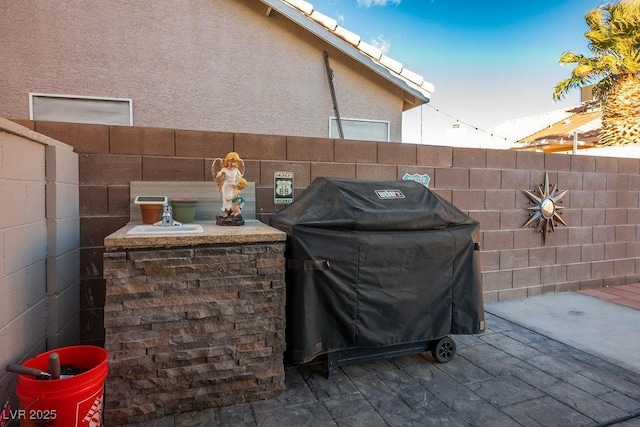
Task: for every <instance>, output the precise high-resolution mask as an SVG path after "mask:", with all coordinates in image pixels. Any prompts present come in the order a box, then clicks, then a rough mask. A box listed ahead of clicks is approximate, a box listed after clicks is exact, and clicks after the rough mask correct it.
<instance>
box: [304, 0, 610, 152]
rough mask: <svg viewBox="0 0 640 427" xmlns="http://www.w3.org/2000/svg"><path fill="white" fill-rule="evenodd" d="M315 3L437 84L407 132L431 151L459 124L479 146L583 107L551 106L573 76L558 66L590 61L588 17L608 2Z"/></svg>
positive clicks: (574, 97)
mask: <svg viewBox="0 0 640 427" xmlns="http://www.w3.org/2000/svg"><path fill="white" fill-rule="evenodd" d="M308 1H309V2H310V3H312V4H313V5H314V9H316V10H318V11H319V12H322V13H323V14H325V15H328V16H330V17H332V18H334V19H337V20H338V24H339V25H341V26H343V27H344V28H346V29H348V30H350V31H353V32H355V33H357V34H359V35H360V36H361V37H362V39H363V40H364V41H366V42H368V43H372V44H374V45H376V46H378V47H381V48H383V50H386V54H387V55H388V56H390V57H391V58H393V59H395V60H397V61H400V62H401V63H402V64H403V65H404V66H405V67H406V68H408V69H410V70H411V71H414V72H416V73H418V74H420V75H422V76H423V77H424V78H425V80H427V81H429V82H431V83H433V84H434V85H435V87H436V90H435V93H434V94H433V96H432V98H431V103H430V106H427V107H423V108H422V109H421V111H418V110H416V111H414V112H412V113H411V114H409V118H408V119H407V122H410V123H413V125H412V128H411V129H410V130H406V131H405V132H404V133H405V135H407V136H408V137H410V139H412V141H411V142H423V143H430V144H437V143H438V142H439V141H442V139H443V138H445V139H446V138H450V137H451V135H450V132H449V130H450V129H451V128H452V125H453V124H454V123H455V122H456V119H457V120H459V121H460V128H463V129H464V138H465V139H467V140H470V141H471V140H478V139H479V138H480V139H482V138H483V137H485V136H486V135H488V134H487V133H485V132H482V131H487V132H490V131H491V128H492V127H494V126H497V125H499V124H501V123H504V122H506V121H508V120H512V119H516V118H520V117H525V116H529V115H534V114H539V113H543V112H546V111H551V110H557V109H559V108H564V107H568V106H572V105H576V104H578V103H579V92H578V91H576V92H572V93H571V94H569V95H568V96H567V97H566V99H565V100H563V101H561V102H555V101H553V99H552V94H553V88H554V86H555V85H556V83H558V82H559V81H560V80H562V79H564V78H566V77H568V76H569V73H570V71H571V67H570V66H564V67H562V66H560V65H559V63H558V60H559V58H560V56H561V55H562V53H563V52H565V51H567V50H571V51H573V52H575V53H583V54H586V55H590V51H589V49H588V47H587V40H586V39H585V37H584V33H585V31H586V30H587V25H586V23H585V20H584V16H585V14H586V13H587V12H589V11H590V10H592V9H594V8H596V7H598V6H599V5H601V4H602V3H603V2H602V1H601V0H535V1H517V0H511V1H506V0H492V1H481V0H308ZM436 110H438V111H439V113H438V112H437V111H436ZM452 117H453V118H452ZM414 122H415V123H414ZM418 122H419V123H418ZM413 126H418V127H419V129H418V130H416V128H414V127H413ZM476 128H478V129H480V130H481V131H477V130H475V129H476ZM416 139H418V140H416ZM420 139H421V140H422V141H419V140H420ZM453 145H455V144H453Z"/></svg>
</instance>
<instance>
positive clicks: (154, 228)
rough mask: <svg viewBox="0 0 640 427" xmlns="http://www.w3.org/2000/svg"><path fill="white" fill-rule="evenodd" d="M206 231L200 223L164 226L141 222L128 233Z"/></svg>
mask: <svg viewBox="0 0 640 427" xmlns="http://www.w3.org/2000/svg"><path fill="white" fill-rule="evenodd" d="M198 233H204V228H202V225H200V224H182V225H172V226H170V227H163V226H161V225H153V224H141V225H136V226H135V227H133V228H132V229H131V230H129V231H127V233H126V234H135V235H138V236H143V235H155V234H198Z"/></svg>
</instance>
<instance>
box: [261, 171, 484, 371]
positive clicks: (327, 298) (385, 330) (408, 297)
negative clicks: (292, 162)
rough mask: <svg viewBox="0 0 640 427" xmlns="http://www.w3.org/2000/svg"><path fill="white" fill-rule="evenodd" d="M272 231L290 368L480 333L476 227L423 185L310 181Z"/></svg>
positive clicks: (481, 311)
mask: <svg viewBox="0 0 640 427" xmlns="http://www.w3.org/2000/svg"><path fill="white" fill-rule="evenodd" d="M270 224H271V225H272V226H273V227H275V228H278V229H280V230H282V231H285V232H286V233H287V249H286V257H287V272H286V283H287V308H286V312H287V330H286V334H287V338H286V340H287V356H288V358H289V359H290V360H291V361H293V362H294V363H306V362H308V361H310V360H312V359H313V358H315V357H316V356H318V355H320V354H323V353H327V352H332V351H336V350H343V349H353V348H363V347H367V348H373V347H384V346H390V345H396V344H407V343H412V342H419V341H425V340H433V339H438V338H442V337H444V336H446V335H449V334H476V333H480V332H482V331H483V329H484V308H483V301H482V283H481V276H480V263H479V251H478V245H477V243H476V242H477V241H478V235H479V224H478V222H477V221H475V220H474V219H472V218H471V217H469V216H467V215H466V214H464V213H463V212H462V211H460V210H459V209H458V208H456V207H455V206H453V205H452V204H451V203H449V202H447V201H446V200H444V199H442V198H441V197H440V196H438V195H437V194H435V193H433V192H431V191H430V190H429V189H427V188H426V187H424V186H423V185H422V184H419V183H417V182H414V181H363V180H347V179H333V178H317V179H315V180H314V181H313V182H312V183H311V185H309V187H307V188H306V189H305V191H304V192H302V194H300V196H299V197H298V198H297V199H296V200H295V201H294V202H293V203H292V204H291V205H289V206H287V207H286V208H284V209H282V210H281V211H280V212H278V213H276V214H275V215H273V216H272V217H271V220H270Z"/></svg>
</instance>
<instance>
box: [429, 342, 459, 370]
mask: <svg viewBox="0 0 640 427" xmlns="http://www.w3.org/2000/svg"><path fill="white" fill-rule="evenodd" d="M431 355H432V356H433V358H434V359H436V360H437V361H438V362H439V363H447V362H450V361H451V359H453V356H455V355H456V342H455V341H454V340H453V338H451V337H449V336H446V337H443V338H440V339H439V340H437V341H435V342H433V346H432V347H431Z"/></svg>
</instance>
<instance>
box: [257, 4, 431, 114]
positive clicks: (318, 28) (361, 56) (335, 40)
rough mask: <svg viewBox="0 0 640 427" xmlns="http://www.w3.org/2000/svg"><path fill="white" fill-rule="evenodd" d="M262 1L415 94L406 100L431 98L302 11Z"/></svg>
mask: <svg viewBox="0 0 640 427" xmlns="http://www.w3.org/2000/svg"><path fill="white" fill-rule="evenodd" d="M260 1H261V2H262V3H264V4H265V5H267V6H268V7H269V8H271V9H272V10H275V11H277V12H278V13H280V14H281V15H283V16H285V17H287V18H288V19H290V20H291V21H293V22H295V23H296V24H298V25H300V26H301V27H303V28H304V29H306V30H307V31H309V32H310V33H312V34H314V35H316V36H317V37H319V38H320V39H322V40H324V41H325V42H327V43H328V44H329V45H331V46H333V47H335V48H336V49H338V50H340V51H341V52H343V53H345V54H346V55H348V56H349V57H351V58H353V59H354V60H356V61H357V62H359V63H361V64H363V65H364V66H365V67H367V68H369V69H371V70H373V71H374V72H375V73H376V74H378V75H380V76H381V77H383V78H384V79H386V80H388V81H390V82H391V83H393V84H394V85H396V86H398V87H399V88H400V89H402V90H403V91H404V92H406V94H409V95H411V96H413V97H414V98H415V99H414V100H413V102H412V101H411V100H409V99H407V96H406V95H405V100H406V101H409V102H410V103H412V104H414V106H418V105H421V104H423V103H428V102H429V101H430V100H431V93H432V92H430V91H427V90H425V89H424V88H421V87H419V86H417V85H416V84H413V83H412V82H410V81H408V80H404V79H402V78H401V77H400V76H398V75H396V74H394V73H393V72H392V71H391V70H390V69H388V68H386V67H384V66H383V65H380V64H378V63H376V62H375V61H374V60H373V58H371V57H370V56H369V55H367V54H365V53H363V52H361V51H360V50H359V49H358V48H356V47H355V46H353V45H352V44H351V43H349V42H347V41H346V40H343V39H342V38H340V37H339V36H337V35H335V34H332V33H331V32H329V31H328V30H327V29H326V28H325V27H324V26H322V25H321V24H319V23H317V22H315V21H312V20H311V19H308V18H307V17H306V16H304V15H303V14H302V13H301V12H300V11H298V10H296V9H294V8H293V7H291V6H289V5H287V4H285V3H283V2H282V1H281V0H260Z"/></svg>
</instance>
